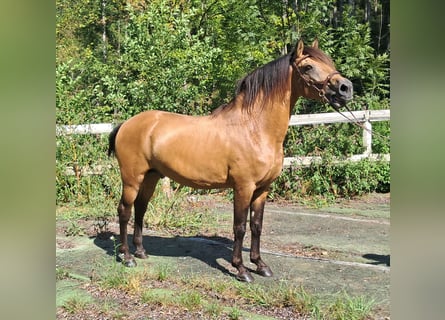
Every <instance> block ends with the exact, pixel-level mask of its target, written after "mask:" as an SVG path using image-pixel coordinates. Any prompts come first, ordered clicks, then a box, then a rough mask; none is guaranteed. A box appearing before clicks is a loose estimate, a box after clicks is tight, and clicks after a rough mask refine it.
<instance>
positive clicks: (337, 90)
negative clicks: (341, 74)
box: [325, 78, 353, 110]
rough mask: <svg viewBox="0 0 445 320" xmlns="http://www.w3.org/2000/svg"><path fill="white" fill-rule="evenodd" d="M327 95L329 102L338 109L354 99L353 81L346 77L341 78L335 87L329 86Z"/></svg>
mask: <svg viewBox="0 0 445 320" xmlns="http://www.w3.org/2000/svg"><path fill="white" fill-rule="evenodd" d="M325 96H326V99H327V100H328V101H329V104H330V105H331V106H332V107H333V108H334V109H335V110H337V109H338V108H340V107H342V106H344V105H345V104H346V103H347V102H348V101H350V100H351V99H352V96H353V86H352V82H351V81H349V80H348V79H346V78H341V79H339V80H338V81H337V83H336V84H335V86H334V87H331V86H328V90H326V93H325Z"/></svg>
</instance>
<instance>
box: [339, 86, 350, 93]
mask: <svg viewBox="0 0 445 320" xmlns="http://www.w3.org/2000/svg"><path fill="white" fill-rule="evenodd" d="M340 91H341V92H345V93H346V92H348V91H349V87H348V86H347V85H345V84H342V85H341V86H340Z"/></svg>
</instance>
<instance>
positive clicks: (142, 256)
mask: <svg viewBox="0 0 445 320" xmlns="http://www.w3.org/2000/svg"><path fill="white" fill-rule="evenodd" d="M134 256H135V257H136V258H139V259H147V255H146V254H145V252H135V253H134Z"/></svg>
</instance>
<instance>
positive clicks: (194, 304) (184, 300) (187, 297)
mask: <svg viewBox="0 0 445 320" xmlns="http://www.w3.org/2000/svg"><path fill="white" fill-rule="evenodd" d="M179 303H180V305H181V306H183V307H184V308H186V309H188V310H196V309H198V307H200V306H201V305H202V296H201V294H200V293H199V292H196V291H187V292H185V293H182V294H181V295H180V296H179Z"/></svg>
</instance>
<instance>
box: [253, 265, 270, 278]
mask: <svg viewBox="0 0 445 320" xmlns="http://www.w3.org/2000/svg"><path fill="white" fill-rule="evenodd" d="M256 272H257V273H258V274H259V275H260V276H263V277H273V272H272V270H270V268H269V267H268V266H264V267H260V268H258V269H257V270H256Z"/></svg>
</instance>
